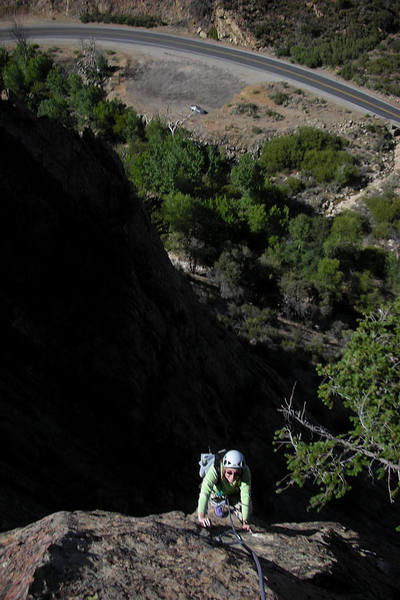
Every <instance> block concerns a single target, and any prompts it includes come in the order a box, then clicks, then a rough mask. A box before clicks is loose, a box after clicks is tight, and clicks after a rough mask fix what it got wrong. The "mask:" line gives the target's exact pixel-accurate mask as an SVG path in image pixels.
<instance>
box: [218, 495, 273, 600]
mask: <svg viewBox="0 0 400 600" xmlns="http://www.w3.org/2000/svg"><path fill="white" fill-rule="evenodd" d="M223 503H225V504H226V506H227V507H228V513H229V519H230V522H231V527H232V531H229V532H228V534H227V535H231V534H232V533H233V535H234V536H235V538H236V540H235V541H233V542H224V541H223V540H222V537H221V536H216V537H214V538H213V539H214V540H215V541H217V542H218V543H220V544H223V545H224V546H234V545H236V544H240V545H241V546H243V548H244V549H245V550H246V551H247V552H248V553H249V554H250V556H252V558H253V560H254V562H255V563H256V567H257V573H258V585H259V587H260V599H261V600H266V596H265V587H264V574H263V571H262V568H261V564H260V559H259V558H258V556H257V554H256V553H255V552H254V550H252V549H251V548H250V547H249V546H248V545H247V544H245V543H244V541H243V539H242V536H241V535H240V533H238V532H237V531H236V529H235V526H234V524H233V520H232V511H231V505H230V504H229V498H226V499H225V500H224V502H221V503H220V504H219V505H218V508H221V504H223Z"/></svg>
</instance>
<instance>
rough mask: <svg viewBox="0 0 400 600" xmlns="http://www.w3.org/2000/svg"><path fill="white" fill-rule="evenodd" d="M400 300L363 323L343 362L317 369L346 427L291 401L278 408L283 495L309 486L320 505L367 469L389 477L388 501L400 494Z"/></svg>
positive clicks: (327, 399) (324, 396) (322, 389)
mask: <svg viewBox="0 0 400 600" xmlns="http://www.w3.org/2000/svg"><path fill="white" fill-rule="evenodd" d="M399 348H400V300H399V299H397V300H396V302H395V303H394V304H393V305H392V306H391V307H386V308H382V309H380V310H378V311H377V312H376V313H375V314H370V315H368V316H366V317H365V318H364V319H363V320H361V321H360V324H359V326H358V328H357V330H356V331H355V332H354V333H353V335H352V336H351V338H350V340H349V342H348V344H347V346H346V348H345V350H344V353H343V355H342V358H341V359H340V360H339V361H338V362H336V363H335V364H330V365H327V366H321V365H319V367H318V372H319V374H320V375H322V376H323V381H322V383H321V384H320V386H319V390H318V395H319V398H320V399H321V400H322V402H323V403H324V404H325V405H326V406H328V407H329V408H333V406H334V405H335V404H336V403H340V404H341V405H342V406H343V407H344V408H345V410H346V411H347V415H348V427H347V428H346V430H345V431H343V432H341V433H336V432H335V433H333V432H331V431H329V430H328V429H327V428H325V427H322V426H321V425H319V424H316V423H315V422H313V420H312V419H311V417H308V416H307V414H306V410H305V407H303V408H302V409H297V408H296V407H295V406H294V404H293V398H291V399H290V400H289V401H287V402H286V404H285V405H284V406H283V407H281V412H282V413H283V415H284V417H285V419H286V424H285V426H284V427H283V428H282V429H281V430H279V431H278V432H276V437H275V444H276V445H277V446H278V447H279V446H281V445H284V446H285V448H286V454H285V456H286V461H287V467H288V475H287V476H286V477H285V478H284V479H283V480H281V481H280V482H279V483H278V491H283V489H286V488H287V487H288V486H289V485H292V484H297V485H299V486H300V487H301V486H303V485H304V483H305V482H306V481H309V480H310V481H312V482H313V483H314V484H316V486H317V487H318V488H319V491H318V493H317V494H316V495H314V496H313V497H312V498H311V500H310V506H311V507H317V508H321V507H323V506H324V505H325V504H326V503H327V502H329V501H330V500H331V499H333V498H340V497H342V496H343V495H344V494H345V493H346V492H347V491H348V490H350V489H351V484H350V479H351V478H352V477H356V476H357V475H359V474H360V473H361V472H363V471H367V472H369V474H370V475H371V476H377V477H378V478H384V477H385V478H386V481H387V489H388V494H389V500H390V502H394V498H395V496H396V494H397V493H398V492H399V490H400V410H399V409H400V351H399Z"/></svg>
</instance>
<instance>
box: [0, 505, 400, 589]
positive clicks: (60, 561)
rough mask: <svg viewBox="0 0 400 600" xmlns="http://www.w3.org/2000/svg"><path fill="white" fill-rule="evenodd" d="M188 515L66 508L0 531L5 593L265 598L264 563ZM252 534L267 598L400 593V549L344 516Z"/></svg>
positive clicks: (224, 529)
mask: <svg viewBox="0 0 400 600" xmlns="http://www.w3.org/2000/svg"><path fill="white" fill-rule="evenodd" d="M229 531H231V530H230V525H229V524H228V523H225V522H223V521H222V523H221V524H220V525H219V526H218V527H215V529H214V530H212V531H211V533H208V532H206V531H205V530H202V529H201V528H199V527H198V526H197V524H196V521H195V518H194V516H193V515H188V516H185V515H184V514H183V513H181V512H171V513H166V514H161V515H151V516H148V517H145V518H141V519H136V518H133V517H126V516H123V515H120V514H115V513H114V514H113V513H106V512H101V511H94V512H72V513H71V512H60V513H56V514H53V515H51V516H49V517H46V518H44V519H42V520H41V521H38V522H36V523H33V524H31V525H29V526H27V527H25V528H23V529H17V530H14V531H10V532H7V533H3V534H0V590H1V591H0V599H1V600H25V599H28V600H45V599H47V598H58V599H61V598H68V599H69V600H75V599H76V600H78V599H79V600H81V599H83V598H87V599H89V598H91V599H96V600H100V599H108V598H109V599H110V600H111V599H112V600H115V599H122V598H147V599H148V600H159V599H160V598H166V599H171V600H172V599H174V600H175V599H178V598H182V599H186V598H192V599H199V600H203V599H205V598H207V599H212V598H218V600H223V599H225V598H226V599H228V598H229V599H237V600H254V598H258V597H259V583H258V576H257V571H256V568H255V564H254V562H253V560H252V558H251V557H250V555H249V554H248V553H247V552H246V551H245V550H244V549H243V547H242V546H240V545H234V546H232V545H231V546H226V545H223V544H222V545H221V544H219V543H218V542H217V541H216V540H215V539H214V536H216V535H217V534H218V536H220V537H221V540H222V542H224V543H229V542H230V541H232V536H229ZM242 538H243V541H244V542H245V543H246V544H247V545H248V546H249V547H250V548H251V549H252V550H253V551H254V552H256V553H257V555H258V557H259V559H260V564H261V567H262V571H263V575H264V585H265V592H266V597H267V598H268V599H276V600H278V599H279V600H289V599H293V598H296V600H306V599H308V600H317V599H318V600H319V599H324V600H334V599H335V600H337V599H339V598H340V599H343V600H350V599H354V600H356V599H358V598H363V599H364V600H382V599H383V598H384V599H385V600H391V599H393V600H394V599H397V598H398V597H399V593H400V584H399V574H400V572H399V565H400V561H399V558H400V557H399V553H398V551H397V552H393V548H390V547H388V546H386V547H385V548H383V549H382V548H377V547H376V546H375V545H373V546H372V544H373V540H369V541H366V540H361V539H360V538H359V537H358V536H357V534H356V533H355V532H354V531H352V530H350V529H345V528H344V527H342V526H341V525H340V524H338V523H334V522H320V523H281V524H276V525H271V526H269V527H267V528H266V527H262V526H257V527H255V528H254V532H253V534H249V533H243V534H242Z"/></svg>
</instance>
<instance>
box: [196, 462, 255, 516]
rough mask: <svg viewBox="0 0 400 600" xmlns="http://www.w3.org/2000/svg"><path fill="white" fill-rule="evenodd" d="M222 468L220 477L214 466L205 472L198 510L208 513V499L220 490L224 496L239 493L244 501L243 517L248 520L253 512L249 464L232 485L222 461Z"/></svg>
mask: <svg viewBox="0 0 400 600" xmlns="http://www.w3.org/2000/svg"><path fill="white" fill-rule="evenodd" d="M220 469H221V477H220V478H218V474H217V471H216V468H215V467H214V466H212V467H210V468H209V469H208V471H207V473H206V474H205V476H204V479H203V482H202V484H201V489H200V496H199V502H198V505H197V512H198V513H202V514H204V515H205V514H207V507H208V501H209V499H210V496H211V495H214V494H215V495H217V494H218V492H222V493H223V494H224V496H233V495H235V494H238V495H240V502H241V503H242V515H243V519H244V520H245V521H247V519H248V518H249V516H250V514H251V473H250V469H249V467H248V466H247V465H245V466H244V467H243V469H242V475H241V477H240V478H239V479H235V480H234V482H233V484H232V485H231V484H230V483H229V481H228V480H227V479H226V478H225V477H224V467H223V465H222V463H221V465H220ZM218 479H219V481H218Z"/></svg>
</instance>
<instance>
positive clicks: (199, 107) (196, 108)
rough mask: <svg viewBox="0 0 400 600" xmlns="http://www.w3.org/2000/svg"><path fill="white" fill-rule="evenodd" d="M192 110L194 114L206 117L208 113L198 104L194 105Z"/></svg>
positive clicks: (191, 107)
mask: <svg viewBox="0 0 400 600" xmlns="http://www.w3.org/2000/svg"><path fill="white" fill-rule="evenodd" d="M190 110H192V111H193V112H197V113H199V114H200V115H206V114H207V111H206V110H204V108H201V106H198V105H197V104H192V105H191V106H190Z"/></svg>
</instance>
